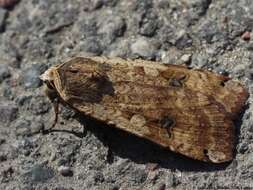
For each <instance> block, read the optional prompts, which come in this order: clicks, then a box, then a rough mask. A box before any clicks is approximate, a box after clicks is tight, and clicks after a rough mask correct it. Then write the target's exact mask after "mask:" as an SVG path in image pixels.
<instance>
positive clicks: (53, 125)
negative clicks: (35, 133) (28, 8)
mask: <svg viewBox="0 0 253 190" xmlns="http://www.w3.org/2000/svg"><path fill="white" fill-rule="evenodd" d="M52 103H53V107H54V123H53V124H52V126H51V127H50V128H49V129H48V130H51V129H53V128H54V127H55V126H56V124H57V121H58V115H59V99H58V98H55V99H54V100H53V101H52Z"/></svg>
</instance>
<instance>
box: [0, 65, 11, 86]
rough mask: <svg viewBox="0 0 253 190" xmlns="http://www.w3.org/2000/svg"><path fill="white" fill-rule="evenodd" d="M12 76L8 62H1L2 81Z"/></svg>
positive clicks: (0, 80)
mask: <svg viewBox="0 0 253 190" xmlns="http://www.w3.org/2000/svg"><path fill="white" fill-rule="evenodd" d="M10 76H11V73H10V69H9V67H8V66H7V65H6V64H0V83H1V82H3V81H4V79H6V78H8V77H10Z"/></svg>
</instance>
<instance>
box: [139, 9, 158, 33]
mask: <svg viewBox="0 0 253 190" xmlns="http://www.w3.org/2000/svg"><path fill="white" fill-rule="evenodd" d="M157 27H158V18H157V16H156V15H155V14H152V13H151V14H147V15H146V16H145V17H144V18H142V21H141V23H140V29H139V33H140V34H142V35H143V36H148V37H152V36H153V35H154V34H155V32H156V30H157Z"/></svg>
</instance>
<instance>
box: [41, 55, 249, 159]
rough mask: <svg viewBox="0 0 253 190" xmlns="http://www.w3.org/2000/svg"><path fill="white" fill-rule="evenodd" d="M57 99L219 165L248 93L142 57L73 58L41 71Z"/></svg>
mask: <svg viewBox="0 0 253 190" xmlns="http://www.w3.org/2000/svg"><path fill="white" fill-rule="evenodd" d="M41 78H42V80H44V81H45V82H49V81H50V84H51V87H53V88H54V90H55V91H56V92H57V95H58V96H59V99H60V100H61V102H62V103H64V104H68V105H70V106H71V107H72V108H74V109H75V110H77V111H79V112H81V113H83V114H84V115H89V116H91V117H93V118H95V119H97V120H100V121H103V122H105V123H107V124H110V125H111V124H113V125H114V126H115V127H117V128H120V129H122V130H125V131H127V132H129V133H132V134H134V135H137V136H139V137H143V138H146V139H148V140H150V141H153V142H155V143H157V144H159V145H161V146H163V147H166V148H169V149H170V150H172V151H174V152H178V153H181V154H183V155H186V156H188V157H190V158H193V159H197V160H202V161H207V162H214V163H221V162H226V161H230V160H231V159H232V158H233V151H234V147H235V145H234V138H235V136H234V130H235V126H234V123H233V121H234V120H235V119H236V118H237V117H238V115H239V113H240V112H241V111H242V108H243V105H244V104H245V101H246V99H247V97H248V93H247V92H246V90H245V89H244V88H243V86H242V85H241V84H240V83H238V82H235V81H233V80H230V79H228V78H227V77H224V76H221V75H217V74H214V73H211V72H209V71H203V70H190V69H188V68H186V67H184V66H177V65H165V64H162V63H158V62H151V61H144V60H134V61H133V60H123V59H120V58H115V59H114V58H112V59H110V58H106V57H76V58H73V59H71V60H70V61H67V62H65V63H63V64H61V65H60V66H56V67H53V68H51V70H50V69H49V70H48V71H46V72H45V74H44V75H42V77H41Z"/></svg>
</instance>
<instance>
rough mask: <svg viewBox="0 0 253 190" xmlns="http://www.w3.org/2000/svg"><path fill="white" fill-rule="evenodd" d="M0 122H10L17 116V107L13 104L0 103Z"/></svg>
mask: <svg viewBox="0 0 253 190" xmlns="http://www.w3.org/2000/svg"><path fill="white" fill-rule="evenodd" d="M0 113H1V114H0V122H2V123H10V122H11V121H14V120H15V119H16V118H17V114H18V107H17V106H16V105H13V104H2V103H1V104H0Z"/></svg>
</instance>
